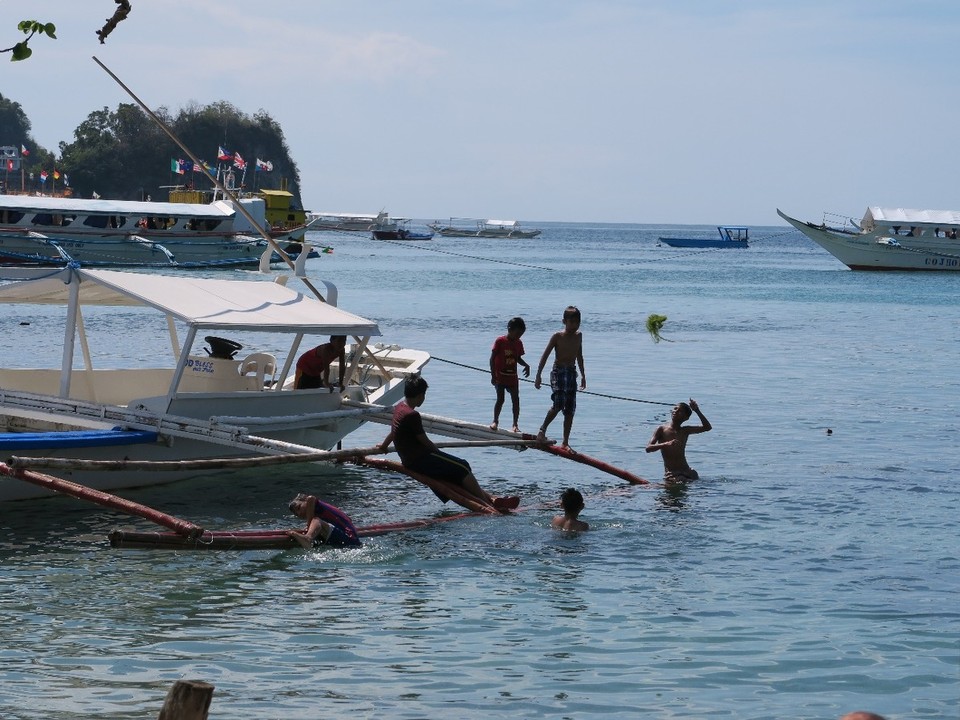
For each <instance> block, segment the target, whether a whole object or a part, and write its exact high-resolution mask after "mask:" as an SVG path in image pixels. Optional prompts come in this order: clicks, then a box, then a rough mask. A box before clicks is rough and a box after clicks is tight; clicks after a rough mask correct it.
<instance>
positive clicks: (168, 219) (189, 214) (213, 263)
mask: <svg viewBox="0 0 960 720" xmlns="http://www.w3.org/2000/svg"><path fill="white" fill-rule="evenodd" d="M238 202H240V203H242V204H243V206H244V209H246V210H247V212H248V213H249V214H250V216H251V217H252V218H253V219H254V220H255V221H256V222H257V223H258V224H259V227H254V226H253V225H252V224H251V222H250V220H249V219H248V218H247V217H246V215H245V214H243V213H241V212H239V211H238V210H237V208H236V207H235V206H234V204H233V202H232V201H230V200H214V201H213V202H137V201H126V200H99V199H98V200H91V199H86V198H73V197H50V196H32V195H0V265H39V266H63V265H65V264H66V263H68V262H70V261H74V260H75V261H77V262H81V263H83V265H84V266H87V267H179V268H196V267H230V266H243V265H254V266H255V265H258V264H259V263H260V257H261V256H262V255H263V253H264V251H265V250H266V249H267V241H266V239H264V238H263V237H260V236H259V235H258V233H259V232H261V231H262V232H266V233H268V234H269V235H270V237H272V238H273V239H274V240H276V241H277V242H278V243H281V244H286V243H298V242H301V241H302V240H303V238H304V234H305V232H306V229H307V227H308V225H307V224H306V223H305V224H302V225H293V226H289V225H288V226H281V225H277V226H276V228H274V226H273V224H272V221H271V220H270V219H268V217H267V209H266V204H267V199H265V198H264V197H260V198H252V197H250V198H243V199H240V200H238ZM271 202H274V201H273V200H272V199H271Z"/></svg>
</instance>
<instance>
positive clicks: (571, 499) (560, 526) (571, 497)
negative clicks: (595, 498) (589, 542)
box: [550, 488, 590, 532]
mask: <svg viewBox="0 0 960 720" xmlns="http://www.w3.org/2000/svg"><path fill="white" fill-rule="evenodd" d="M560 505H561V506H563V515H557V516H556V517H555V518H554V519H553V522H551V523H550V527H552V528H553V529H555V530H572V531H577V532H582V531H584V530H589V529H590V526H589V525H588V524H587V523H585V522H584V521H583V520H580V519H579V516H580V513H581V512H583V495H581V494H580V491H579V490H577V489H575V488H567V489H566V490H564V491H563V494H562V495H561V496H560Z"/></svg>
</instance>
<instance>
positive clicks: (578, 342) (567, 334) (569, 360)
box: [533, 305, 587, 448]
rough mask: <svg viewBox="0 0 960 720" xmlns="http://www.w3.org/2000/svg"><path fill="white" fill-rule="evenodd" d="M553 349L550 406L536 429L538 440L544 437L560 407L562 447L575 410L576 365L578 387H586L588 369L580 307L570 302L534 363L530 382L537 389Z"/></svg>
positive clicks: (568, 441) (565, 443) (566, 438)
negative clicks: (533, 377)
mask: <svg viewBox="0 0 960 720" xmlns="http://www.w3.org/2000/svg"><path fill="white" fill-rule="evenodd" d="M554 351H556V356H555V357H554V359H553V369H552V370H551V371H550V389H551V390H552V391H553V392H552V394H551V395H550V397H551V399H552V400H553V406H552V407H551V408H550V409H549V410H548V411H547V416H546V417H545V418H544V419H543V424H542V425H541V426H540V432H539V433H537V441H538V442H549V441H548V440H547V427H549V425H550V423H551V422H553V419H554V418H555V417H556V416H557V414H558V413H559V412H561V411H563V443H562V447H565V448H566V447H570V430H571V428H572V427H573V415H574V413H575V412H576V411H577V368H578V367H579V368H580V389H581V390H586V389H587V373H586V371H585V370H584V369H583V335H581V334H580V311H579V310H578V309H577V308H575V307H574V306H573V305H570V306H569V307H568V308H567V309H566V310H564V311H563V330H561V331H559V332H555V333H554V334H553V335H552V336H551V337H550V341H549V342H548V343H547V348H546V350H544V351H543V357H541V358H540V365H539V366H538V367H537V377H536V379H535V380H534V382H533V386H534V387H535V388H537V390H539V389H540V384H541V382H542V379H541V375H543V368H544V366H545V365H546V364H547V359H548V358H549V357H550V353H551V352H554Z"/></svg>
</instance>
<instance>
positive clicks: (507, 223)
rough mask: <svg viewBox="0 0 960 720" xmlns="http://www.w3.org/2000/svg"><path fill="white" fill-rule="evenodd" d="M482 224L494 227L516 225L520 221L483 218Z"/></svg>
mask: <svg viewBox="0 0 960 720" xmlns="http://www.w3.org/2000/svg"><path fill="white" fill-rule="evenodd" d="M483 222H484V224H486V225H493V226H495V227H505V228H506V227H511V228H512V227H516V226H517V225H519V224H520V223H519V222H517V221H516V220H484V221H483Z"/></svg>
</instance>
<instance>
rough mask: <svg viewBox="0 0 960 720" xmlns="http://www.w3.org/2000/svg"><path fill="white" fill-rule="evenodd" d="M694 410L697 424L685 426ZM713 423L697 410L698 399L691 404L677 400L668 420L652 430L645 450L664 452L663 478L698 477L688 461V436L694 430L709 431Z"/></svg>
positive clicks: (674, 479) (689, 478) (682, 480)
mask: <svg viewBox="0 0 960 720" xmlns="http://www.w3.org/2000/svg"><path fill="white" fill-rule="evenodd" d="M693 413H696V414H697V417H698V418H700V422H701V424H700V425H691V426H684V425H683V423H684V422H685V421H687V420H689V419H690V416H691V415H693ZM712 429H713V425H711V424H710V421H709V420H707V418H706V416H705V415H704V414H703V413H702V412H701V411H700V406H699V405H697V401H696V400H694V399H692V398H691V399H690V404H689V405H688V404H687V403H685V402H682V403H677V404H676V405H674V406H673V410H671V411H670V422H666V423H664V424H663V425H661V426H660V427H658V428H657V429H656V430H654V431H653V437H652V438H650V442H649V443H647V452H648V453H650V452H656V451H657V450H659V451H660V452H661V454H662V456H663V479H664V481H666V482H685V481H687V480H696V479H697V478H698V477H700V476H699V475H698V474H697V471H696V470H694V469H693V468H692V467H690V465H689V464H688V463H687V455H686V449H687V438H688V437H690V436H691V435H696V434H697V433H705V432H709V431H710V430H712Z"/></svg>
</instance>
